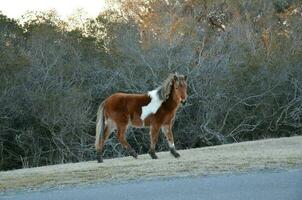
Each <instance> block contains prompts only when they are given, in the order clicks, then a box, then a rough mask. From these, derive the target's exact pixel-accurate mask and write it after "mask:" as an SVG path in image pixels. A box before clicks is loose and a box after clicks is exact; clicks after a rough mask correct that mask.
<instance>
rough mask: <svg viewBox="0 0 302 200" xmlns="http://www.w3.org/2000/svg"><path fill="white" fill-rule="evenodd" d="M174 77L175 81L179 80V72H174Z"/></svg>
mask: <svg viewBox="0 0 302 200" xmlns="http://www.w3.org/2000/svg"><path fill="white" fill-rule="evenodd" d="M173 79H174V81H177V80H178V76H177V73H174V76H173Z"/></svg>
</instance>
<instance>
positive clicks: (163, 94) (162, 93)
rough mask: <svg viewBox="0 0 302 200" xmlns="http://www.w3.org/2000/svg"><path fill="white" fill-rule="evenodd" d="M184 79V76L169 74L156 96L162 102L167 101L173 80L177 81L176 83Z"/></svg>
mask: <svg viewBox="0 0 302 200" xmlns="http://www.w3.org/2000/svg"><path fill="white" fill-rule="evenodd" d="M182 79H184V75H180V74H177V73H171V74H169V76H168V77H167V78H166V79H165V80H164V81H163V83H162V85H161V86H160V87H159V88H158V96H159V98H160V100H162V101H163V102H164V101H166V100H167V99H169V96H170V93H171V91H172V85H173V80H177V83H178V82H179V81H180V80H182Z"/></svg>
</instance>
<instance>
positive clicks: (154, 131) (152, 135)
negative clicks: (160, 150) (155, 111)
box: [149, 126, 159, 159]
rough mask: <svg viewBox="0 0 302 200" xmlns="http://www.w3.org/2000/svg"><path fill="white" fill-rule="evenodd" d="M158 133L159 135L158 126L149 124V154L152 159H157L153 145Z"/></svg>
mask: <svg viewBox="0 0 302 200" xmlns="http://www.w3.org/2000/svg"><path fill="white" fill-rule="evenodd" d="M158 135H159V127H158V126H151V128H150V139H151V145H150V150H149V154H150V156H151V158H152V159H157V158H158V157H157V155H156V154H155V147H156V143H157V141H158Z"/></svg>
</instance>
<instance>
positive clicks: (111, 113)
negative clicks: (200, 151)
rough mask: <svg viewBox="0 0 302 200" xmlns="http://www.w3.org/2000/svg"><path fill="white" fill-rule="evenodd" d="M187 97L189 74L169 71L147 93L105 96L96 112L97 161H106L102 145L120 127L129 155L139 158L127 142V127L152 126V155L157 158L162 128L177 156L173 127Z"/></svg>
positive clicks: (171, 150)
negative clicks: (158, 84)
mask: <svg viewBox="0 0 302 200" xmlns="http://www.w3.org/2000/svg"><path fill="white" fill-rule="evenodd" d="M186 99H187V77H186V76H184V75H179V74H170V75H169V76H168V78H167V79H166V80H165V81H164V82H163V84H162V85H161V86H160V87H159V88H157V89H155V90H153V91H150V92H148V93H147V94H126V93H115V94H113V95H111V96H109V97H108V98H107V99H105V100H104V101H103V102H102V103H101V105H100V107H99V109H98V113H97V121H96V140H95V148H96V151H97V154H98V162H102V161H103V156H102V154H103V148H104V143H105V141H106V139H107V138H108V137H109V135H110V133H112V132H113V131H115V130H117V137H118V140H119V142H120V143H121V144H122V145H123V147H124V148H125V149H126V150H128V152H129V154H130V155H132V156H133V157H134V158H137V154H136V152H135V151H134V149H133V148H132V147H131V146H130V145H129V143H128V142H127V141H126V135H125V133H126V130H127V127H128V126H134V127H137V128H143V127H149V128H150V138H151V146H150V150H149V154H150V156H151V157H152V158H153V159H157V156H156V154H155V146H156V143H157V140H158V135H159V130H160V129H161V130H162V131H163V132H164V134H165V136H166V139H167V140H168V144H169V147H170V152H171V153H172V155H173V156H174V157H176V158H177V157H179V156H180V155H179V154H178V153H177V152H176V149H175V145H174V139H173V133H172V126H173V119H174V117H175V114H176V110H177V108H178V107H179V105H180V104H181V103H183V102H185V101H186Z"/></svg>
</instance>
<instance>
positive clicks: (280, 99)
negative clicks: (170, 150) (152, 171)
mask: <svg viewBox="0 0 302 200" xmlns="http://www.w3.org/2000/svg"><path fill="white" fill-rule="evenodd" d="M111 2H112V1H111ZM114 3H115V4H116V7H117V8H119V10H118V11H116V10H111V11H106V12H104V13H102V14H100V15H99V16H98V17H97V18H96V19H87V18H83V16H82V15H80V14H79V13H78V15H76V16H73V18H72V19H70V20H69V21H62V20H61V19H59V18H58V17H57V15H56V13H55V12H53V11H50V12H46V13H27V14H26V15H24V16H23V18H22V19H21V21H22V23H18V22H17V21H15V20H13V19H9V18H7V17H6V16H5V15H3V14H1V13H0V48H1V49H0V169H1V170H6V169H13V168H19V167H32V166H39V165H48V164H55V163H63V162H76V161H83V160H92V159H94V158H95V153H94V132H95V125H94V121H95V117H96V116H95V115H96V110H97V107H98V104H99V103H100V102H101V101H102V100H103V99H104V98H106V97H107V96H108V95H110V94H112V93H114V92H117V91H127V92H146V91H148V90H151V89H153V88H155V87H157V86H158V85H159V84H160V83H161V81H162V80H163V79H164V78H165V77H166V76H167V75H168V74H169V73H170V72H175V71H177V72H179V73H184V74H187V75H188V77H189V98H188V103H187V104H186V105H185V106H183V107H182V108H181V109H180V110H179V112H178V114H177V117H176V119H175V126H174V135H175V141H176V147H177V148H178V149H184V148H192V147H202V146H207V145H217V144H223V143H230V142H238V141H244V140H255V139H261V138H267V137H281V136H290V135H297V134H301V131H302V34H301V32H302V20H301V19H302V6H301V2H300V1H299V0H296V1H295V0H274V1H266V0H259V1H235V0H234V1H232V0H230V1H222V0H189V1H185V0H154V1H153V0H150V1H143V0H135V1H133V0H131V1H130V0H118V1H115V2H114ZM21 24H22V25H21ZM128 140H129V142H130V143H131V144H132V146H133V147H134V148H135V149H136V150H137V151H138V152H139V153H145V152H146V151H147V150H148V146H149V136H148V132H147V130H138V129H131V130H129V131H128ZM165 149H167V144H166V142H165V140H164V139H163V136H160V140H159V144H158V150H165ZM104 153H105V157H116V156H121V155H124V154H126V152H125V151H124V150H123V149H122V147H121V145H120V144H119V143H118V142H117V139H116V137H115V136H114V134H113V136H112V137H111V138H110V140H109V141H108V142H107V144H106V150H105V152H104Z"/></svg>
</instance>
